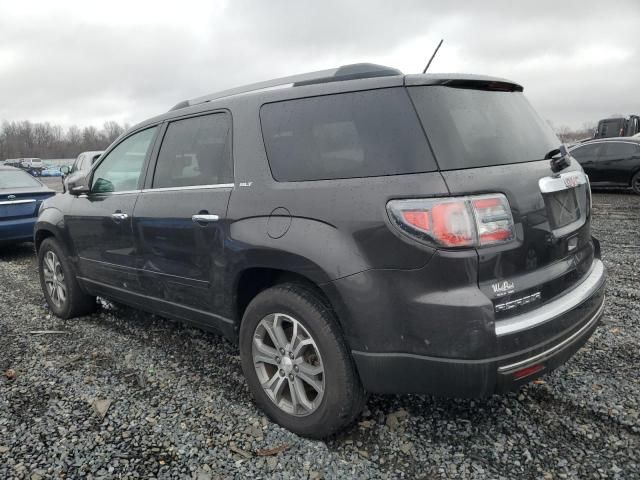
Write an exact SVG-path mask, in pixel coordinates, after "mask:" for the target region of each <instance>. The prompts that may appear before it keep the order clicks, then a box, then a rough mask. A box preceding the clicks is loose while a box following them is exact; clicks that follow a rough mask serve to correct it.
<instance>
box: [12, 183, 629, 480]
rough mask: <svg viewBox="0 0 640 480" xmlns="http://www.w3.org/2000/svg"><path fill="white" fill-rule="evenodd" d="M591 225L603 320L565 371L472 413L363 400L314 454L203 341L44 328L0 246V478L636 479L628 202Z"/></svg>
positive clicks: (113, 324)
mask: <svg viewBox="0 0 640 480" xmlns="http://www.w3.org/2000/svg"><path fill="white" fill-rule="evenodd" d="M594 210H595V220H594V225H593V228H594V232H595V235H596V236H598V237H599V238H600V239H601V241H602V249H603V256H604V261H605V263H606V265H607V267H608V270H609V283H608V288H607V294H608V301H607V307H606V310H605V316H604V320H603V324H602V326H601V327H600V328H599V329H598V330H597V332H596V333H595V335H594V336H593V337H592V339H591V340H590V341H589V342H588V343H587V345H586V346H585V347H584V348H583V349H582V350H581V351H580V352H579V353H578V354H576V356H575V357H574V358H573V359H572V360H571V361H570V362H569V363H568V364H567V365H565V366H564V367H562V368H560V369H559V370H558V371H556V372H554V373H553V374H551V375H549V376H547V377H545V378H544V380H543V381H538V382H537V383H534V384H531V385H529V386H527V387H525V388H523V389H522V390H520V391H519V392H516V393H512V394H508V395H504V396H494V397H492V398H489V399H485V400H476V401H472V400H445V399H436V398H433V397H429V396H419V395H412V396H398V397H394V396H390V397H383V396H372V397H371V398H370V400H369V402H368V406H367V409H366V410H365V412H364V414H363V415H362V417H361V418H359V420H358V423H356V424H355V425H354V426H352V427H351V428H350V429H348V430H347V431H345V432H344V433H342V434H341V435H340V436H338V437H337V438H334V439H332V440H330V441H328V442H318V441H309V440H306V439H302V438H299V437H297V436H295V435H293V434H291V433H289V432H288V431H286V430H284V429H282V428H280V427H279V426H277V425H275V424H273V423H271V422H270V421H268V420H267V419H266V418H265V417H264V415H263V414H262V413H261V412H260V411H259V410H257V408H256V407H255V406H254V404H253V403H252V401H251V398H250V395H249V392H248V390H247V387H246V386H245V383H244V380H243V377H242V372H241V369H240V362H239V358H238V351H237V349H236V347H235V346H232V345H231V344H230V343H229V342H227V341H225V340H223V339H221V338H219V337H216V336H214V335H212V334H207V333H204V332H201V331H199V330H194V329H191V328H186V327H184V326H182V325H180V324H178V323H174V322H171V321H167V320H163V319H161V318H159V317H156V316H153V315H149V314H145V313H139V312H136V311H134V310H132V309H129V308H126V307H121V306H112V305H106V306H105V308H103V309H102V310H100V311H99V312H98V313H96V314H94V315H91V316H89V317H85V318H82V319H78V320H73V321H63V320H59V319H57V318H54V317H52V316H51V315H50V314H49V312H48V310H47V309H46V308H45V306H44V299H43V296H42V294H41V292H40V287H39V283H38V281H37V270H36V262H35V258H34V256H33V252H32V248H33V247H32V246H31V245H24V246H19V247H14V248H6V247H4V248H2V250H1V253H0V299H1V300H2V301H1V303H0V478H31V479H38V478H46V477H69V478H78V477H83V478H84V477H86V478H91V477H93V478H98V477H103V478H135V477H159V478H169V477H171V478H190V477H191V478H200V479H207V478H247V477H249V478H251V477H256V478H265V477H268V478H372V477H373V478H385V477H386V478H428V479H434V478H545V479H547V478H621V479H622V478H624V479H628V478H640V419H639V417H638V412H639V406H638V402H639V401H640V375H639V373H638V365H639V364H640V363H639V360H640V355H639V353H638V345H639V344H640V343H639V340H640V314H639V307H640V293H639V291H638V268H639V267H640V241H639V240H638V226H639V225H640V197H638V196H633V195H629V194H627V193H625V192H614V193H611V192H600V193H597V194H596V195H595V198H594ZM35 330H57V331H61V332H64V333H60V334H34V333H30V332H32V331H35ZM7 369H13V370H14V371H15V378H13V379H9V378H7V374H8V375H9V377H11V376H13V372H11V371H6V370H7ZM3 371H6V372H5V375H4V376H1V374H2V372H3ZM107 406H108V409H107V411H106V414H105V415H104V417H103V416H102V415H103V414H104V409H105V407H107ZM278 447H280V448H281V449H282V450H284V451H283V452H280V453H277V454H275V455H264V454H267V453H273V452H265V451H264V449H270V448H278Z"/></svg>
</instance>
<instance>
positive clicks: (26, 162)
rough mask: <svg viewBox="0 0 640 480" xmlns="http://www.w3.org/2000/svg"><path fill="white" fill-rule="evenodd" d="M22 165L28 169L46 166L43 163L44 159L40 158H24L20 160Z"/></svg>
mask: <svg viewBox="0 0 640 480" xmlns="http://www.w3.org/2000/svg"><path fill="white" fill-rule="evenodd" d="M20 166H21V167H22V168H26V169H31V168H37V169H41V168H42V167H43V166H44V164H43V163H42V160H40V159H39V158H23V159H22V161H21V162H20Z"/></svg>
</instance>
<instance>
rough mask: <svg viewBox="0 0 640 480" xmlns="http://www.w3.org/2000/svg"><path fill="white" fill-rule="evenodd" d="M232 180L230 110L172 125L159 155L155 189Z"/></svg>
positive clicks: (168, 128) (178, 121) (168, 129)
mask: <svg viewBox="0 0 640 480" xmlns="http://www.w3.org/2000/svg"><path fill="white" fill-rule="evenodd" d="M232 182H233V164H232V160H231V118H230V116H229V115H228V114H227V113H215V114H212V115H202V116H199V117H191V118H185V119H184V120H177V121H174V122H171V123H170V124H169V126H168V127H167V132H166V133H165V136H164V140H163V141H162V146H161V147H160V153H159V154H158V162H157V164H156V171H155V174H154V176H153V188H168V187H188V186H196V185H215V184H221V183H232Z"/></svg>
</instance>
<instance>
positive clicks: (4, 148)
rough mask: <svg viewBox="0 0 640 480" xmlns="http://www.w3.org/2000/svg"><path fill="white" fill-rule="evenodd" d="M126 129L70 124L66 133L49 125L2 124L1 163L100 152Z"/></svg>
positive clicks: (47, 123)
mask: <svg viewBox="0 0 640 480" xmlns="http://www.w3.org/2000/svg"><path fill="white" fill-rule="evenodd" d="M128 128H129V126H128V125H126V124H125V125H120V124H119V123H117V122H113V121H109V122H105V123H104V125H103V128H102V129H100V130H98V129H97V128H96V127H93V126H87V127H83V128H79V127H78V126H76V125H72V126H70V127H69V128H67V129H66V130H65V129H64V128H62V127H61V126H60V125H52V124H50V123H49V122H44V123H32V122H30V121H28V120H25V121H20V122H9V121H6V120H5V121H3V122H2V124H1V125H0V160H4V159H6V158H20V157H40V158H72V157H75V156H76V155H78V153H80V152H82V151H85V150H103V149H105V148H106V147H107V146H108V145H109V144H111V143H112V142H113V141H114V140H115V139H116V138H118V137H119V136H120V135H122V133H124V132H125V131H126V130H127V129H128Z"/></svg>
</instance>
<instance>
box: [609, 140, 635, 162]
mask: <svg viewBox="0 0 640 480" xmlns="http://www.w3.org/2000/svg"><path fill="white" fill-rule="evenodd" d="M635 153H636V146H635V145H633V144H631V143H622V142H611V143H605V144H604V145H603V151H602V154H601V155H600V158H601V159H602V160H618V159H623V158H629V157H633V156H634V155H635Z"/></svg>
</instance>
